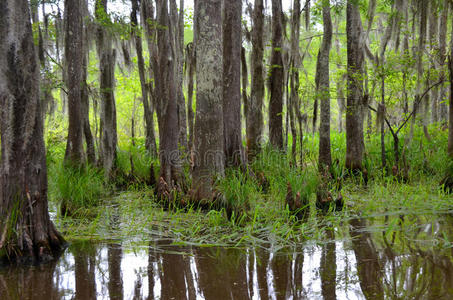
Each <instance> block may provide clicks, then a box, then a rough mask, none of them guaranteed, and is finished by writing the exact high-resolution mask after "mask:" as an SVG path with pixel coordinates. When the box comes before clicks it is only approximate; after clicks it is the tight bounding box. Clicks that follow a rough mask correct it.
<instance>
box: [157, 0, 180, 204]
mask: <svg viewBox="0 0 453 300" xmlns="http://www.w3.org/2000/svg"><path fill="white" fill-rule="evenodd" d="M156 8H157V23H158V24H159V26H158V28H157V50H158V58H157V64H156V66H155V70H156V99H157V100H158V103H157V106H156V108H157V118H158V122H159V128H160V130H159V137H160V145H159V158H160V180H159V187H158V195H159V197H161V198H165V199H167V200H169V201H173V200H175V199H174V198H173V195H174V193H172V191H173V190H175V189H176V188H179V187H180V186H179V184H180V183H181V179H182V176H181V160H180V151H179V149H178V139H179V133H180V132H179V123H178V97H179V96H180V95H179V94H178V91H177V89H176V84H177V82H176V81H177V76H176V66H175V63H176V61H175V47H174V43H173V44H172V41H173V40H174V34H175V31H174V27H172V25H171V20H170V15H169V12H168V1H167V0H159V1H157V6H156Z"/></svg>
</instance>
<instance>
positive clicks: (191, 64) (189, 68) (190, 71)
mask: <svg viewBox="0 0 453 300" xmlns="http://www.w3.org/2000/svg"><path fill="white" fill-rule="evenodd" d="M186 73H187V119H188V122H187V123H188V127H189V149H190V151H192V149H193V127H194V118H195V114H194V112H193V107H192V106H193V84H194V76H195V49H194V44H193V43H189V44H187V46H186Z"/></svg>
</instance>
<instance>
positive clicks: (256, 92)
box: [247, 0, 264, 160]
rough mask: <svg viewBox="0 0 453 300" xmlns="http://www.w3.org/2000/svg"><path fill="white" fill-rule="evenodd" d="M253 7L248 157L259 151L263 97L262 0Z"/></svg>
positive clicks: (256, 1) (256, 0)
mask: <svg viewBox="0 0 453 300" xmlns="http://www.w3.org/2000/svg"><path fill="white" fill-rule="evenodd" d="M254 5H255V6H254V9H253V29H252V56H251V76H252V83H251V94H250V105H249V106H248V109H247V119H248V121H249V122H248V123H247V154H248V159H249V160H252V159H253V157H255V155H256V154H257V153H258V152H259V151H260V146H261V145H260V139H261V135H262V133H263V99H264V67H263V55H264V39H263V35H264V6H263V0H255V4H254Z"/></svg>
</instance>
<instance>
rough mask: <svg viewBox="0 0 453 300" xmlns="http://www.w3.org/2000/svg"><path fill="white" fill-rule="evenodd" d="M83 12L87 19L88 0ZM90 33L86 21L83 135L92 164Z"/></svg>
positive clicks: (83, 0) (93, 155) (84, 2)
mask: <svg viewBox="0 0 453 300" xmlns="http://www.w3.org/2000/svg"><path fill="white" fill-rule="evenodd" d="M82 7H83V13H82V18H83V19H85V18H87V17H88V16H89V11H88V1H87V0H82ZM88 35H89V33H88V24H87V22H84V28H83V62H82V96H81V97H82V102H81V103H82V119H83V136H84V137H85V143H86V147H87V150H86V151H87V161H88V163H90V164H91V165H94V164H95V163H96V150H95V146H94V138H93V134H92V133H91V126H90V101H89V93H88V84H87V77H88V62H89V53H90V47H89V44H90V40H89V36H88Z"/></svg>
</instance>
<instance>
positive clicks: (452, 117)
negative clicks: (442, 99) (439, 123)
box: [448, 22, 453, 158]
mask: <svg viewBox="0 0 453 300" xmlns="http://www.w3.org/2000/svg"><path fill="white" fill-rule="evenodd" d="M451 27H452V30H451V38H450V57H449V67H448V69H449V71H450V104H449V113H448V117H449V120H448V154H449V155H450V157H451V158H453V22H452V23H451Z"/></svg>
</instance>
